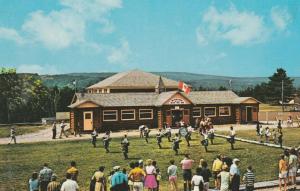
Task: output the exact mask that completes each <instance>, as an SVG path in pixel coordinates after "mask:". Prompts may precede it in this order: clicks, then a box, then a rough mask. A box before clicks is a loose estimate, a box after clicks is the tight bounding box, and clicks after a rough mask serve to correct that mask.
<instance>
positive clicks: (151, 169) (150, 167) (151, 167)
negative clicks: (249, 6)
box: [145, 165, 156, 175]
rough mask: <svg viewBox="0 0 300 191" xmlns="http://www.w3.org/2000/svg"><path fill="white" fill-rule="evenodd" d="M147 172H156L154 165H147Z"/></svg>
mask: <svg viewBox="0 0 300 191" xmlns="http://www.w3.org/2000/svg"><path fill="white" fill-rule="evenodd" d="M145 171H146V174H148V175H149V174H156V169H155V167H154V166H153V165H151V166H146V168H145Z"/></svg>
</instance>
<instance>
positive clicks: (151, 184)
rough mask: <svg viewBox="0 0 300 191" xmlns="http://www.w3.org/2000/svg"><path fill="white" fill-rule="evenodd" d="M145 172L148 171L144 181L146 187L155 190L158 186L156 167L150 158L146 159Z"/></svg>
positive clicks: (150, 190)
mask: <svg viewBox="0 0 300 191" xmlns="http://www.w3.org/2000/svg"><path fill="white" fill-rule="evenodd" d="M145 172H146V177H145V181H144V185H145V188H147V189H148V190H149V191H154V190H155V189H156V188H157V181H156V169H155V167H154V166H153V165H152V160H151V159H148V160H147V161H146V167H145Z"/></svg>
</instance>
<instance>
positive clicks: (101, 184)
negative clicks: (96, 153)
mask: <svg viewBox="0 0 300 191" xmlns="http://www.w3.org/2000/svg"><path fill="white" fill-rule="evenodd" d="M104 169H105V167H104V166H100V167H99V168H98V170H97V171H96V172H95V173H94V175H93V176H92V181H93V182H95V185H94V187H93V191H107V185H106V182H107V181H106V177H105V174H104Z"/></svg>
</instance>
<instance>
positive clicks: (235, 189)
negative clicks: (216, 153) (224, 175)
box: [230, 159, 240, 191]
mask: <svg viewBox="0 0 300 191" xmlns="http://www.w3.org/2000/svg"><path fill="white" fill-rule="evenodd" d="M232 162H233V164H232V165H231V166H230V177H231V190H232V191H239V190H240V169H239V164H240V160H239V159H233V161H232Z"/></svg>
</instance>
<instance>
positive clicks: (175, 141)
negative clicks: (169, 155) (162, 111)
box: [172, 133, 181, 155]
mask: <svg viewBox="0 0 300 191" xmlns="http://www.w3.org/2000/svg"><path fill="white" fill-rule="evenodd" d="M172 140H173V144H172V149H173V150H174V151H175V155H178V149H179V143H180V141H181V140H180V139H179V137H178V133H176V134H175V137H174V138H173V139H172Z"/></svg>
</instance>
